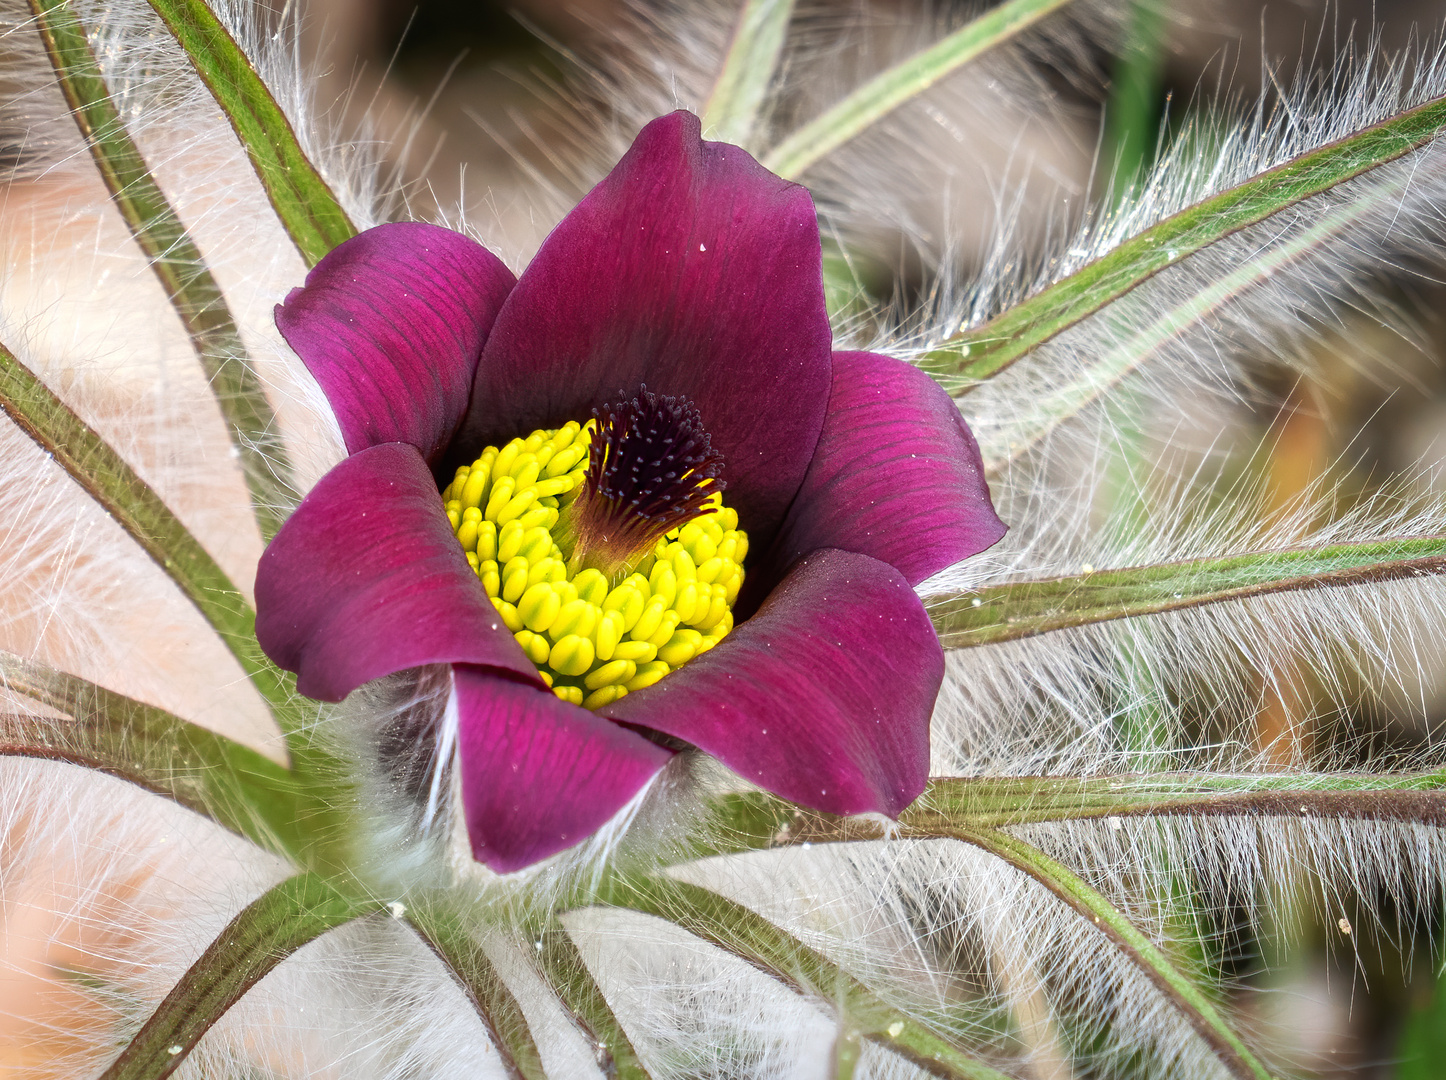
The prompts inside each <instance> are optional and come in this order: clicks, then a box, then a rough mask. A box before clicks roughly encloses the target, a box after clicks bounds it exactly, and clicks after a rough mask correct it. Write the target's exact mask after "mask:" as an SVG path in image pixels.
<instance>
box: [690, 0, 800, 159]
mask: <svg viewBox="0 0 1446 1080" xmlns="http://www.w3.org/2000/svg"><path fill="white" fill-rule="evenodd" d="M793 4H794V0H744V3H743V10H742V11H740V12H739V14H738V25H737V28H736V29H735V30H734V31H733V41H732V42H731V43H730V45H729V46H728V55H727V56H725V57H724V58H723V69H722V70H721V71H720V72H719V73H718V81H717V82H716V83H714V84H713V92H712V93H711V94H709V95H708V104H707V105H705V106H704V108H703V133H704V134H705V135H706V136H708V137H709V138H712V139H718V140H720V141H722V142H730V143H735V144H736V145H738V146H742V147H748V146H749V145H750V144H751V142H752V138H753V129H754V125H755V124H756V123H757V122H758V112H759V109H761V108H762V107H763V100H764V98H765V97H766V96H767V94H768V84H769V83H770V82H772V81H773V74H774V72H775V71H776V70H777V69H778V57H779V54H780V53H781V52H782V51H783V39H784V37H785V35H786V34H787V32H788V20H789V19H790V18H791V17H792V15H793Z"/></svg>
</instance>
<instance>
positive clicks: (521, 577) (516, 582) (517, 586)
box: [502, 555, 530, 629]
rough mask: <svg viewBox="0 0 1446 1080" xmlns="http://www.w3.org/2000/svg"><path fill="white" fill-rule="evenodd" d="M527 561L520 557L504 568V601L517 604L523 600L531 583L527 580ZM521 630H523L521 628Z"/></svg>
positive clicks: (511, 560) (509, 562)
mask: <svg viewBox="0 0 1446 1080" xmlns="http://www.w3.org/2000/svg"><path fill="white" fill-rule="evenodd" d="M527 571H528V566H527V560H526V559H524V558H522V557H521V556H520V555H519V556H518V557H517V558H515V559H510V560H508V562H507V563H506V564H505V565H504V566H503V568H502V599H504V600H506V601H507V602H508V603H509V604H515V603H517V601H518V600H520V599H522V594H523V593H525V592H526V591H527V586H528V585H529V584H530V582H529V581H528V580H527ZM519 629H521V628H520V627H519Z"/></svg>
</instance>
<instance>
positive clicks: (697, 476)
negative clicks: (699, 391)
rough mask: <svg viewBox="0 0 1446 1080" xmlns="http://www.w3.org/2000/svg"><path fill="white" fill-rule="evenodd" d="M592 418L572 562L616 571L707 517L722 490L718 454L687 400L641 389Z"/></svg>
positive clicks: (722, 484)
mask: <svg viewBox="0 0 1446 1080" xmlns="http://www.w3.org/2000/svg"><path fill="white" fill-rule="evenodd" d="M593 418H594V419H595V420H596V421H597V430H596V431H594V432H593V436H592V449H591V451H590V453H589V460H588V469H587V478H586V480H585V481H584V483H583V490H582V494H581V497H580V498H579V499H578V500H577V503H576V504H574V505H575V511H574V513H575V514H576V517H575V520H574V537H575V541H576V547H575V552H576V555H575V557H574V559H573V560H572V561H574V562H580V563H583V564H588V565H595V566H598V568H599V569H604V568H607V569H610V570H615V569H616V568H617V566H618V565H619V564H620V563H623V562H632V561H635V560H636V559H637V558H641V557H642V556H643V555H645V554H646V553H647V551H648V549H649V548H651V547H652V545H653V544H654V543H656V542H657V540H658V539H659V538H660V537H662V536H663V535H664V534H665V533H667V532H669V531H670V530H672V529H675V528H678V527H679V526H680V525H683V524H686V523H687V522H688V521H689V520H691V519H692V518H695V517H698V516H699V515H700V514H701V513H705V512H706V511H704V510H703V509H702V507H703V503H704V502H705V501H706V500H707V499H708V497H709V496H711V495H713V494H714V493H715V492H720V491H722V490H723V489H724V487H725V484H724V481H723V480H722V479H721V478H720V476H719V474H720V473H722V471H723V455H721V454H719V453H718V452H717V451H715V450H714V449H713V445H712V440H711V439H710V438H709V436H708V432H707V430H706V429H705V428H704V427H703V418H702V417H701V416H700V415H699V414H698V410H697V408H696V407H695V406H694V405H693V403H692V402H691V401H689V400H688V399H687V398H683V397H671V396H668V395H663V394H654V393H651V392H649V390H648V388H647V387H646V386H643V387H641V388H640V389H639V391H638V393H637V395H636V396H635V397H633V398H632V399H631V400H629V399H626V398H624V399H622V400H620V401H617V402H610V403H609V404H606V405H603V406H601V407H600V408H597V409H594V410H593ZM577 556H581V558H580V559H579V558H578V557H577Z"/></svg>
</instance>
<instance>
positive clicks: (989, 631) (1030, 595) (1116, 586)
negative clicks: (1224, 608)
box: [928, 536, 1446, 649]
mask: <svg viewBox="0 0 1446 1080" xmlns="http://www.w3.org/2000/svg"><path fill="white" fill-rule="evenodd" d="M1443 571H1446V536H1424V537H1402V538H1392V539H1385V540H1367V541H1359V542H1355V543H1347V544H1329V545H1325V546H1322V547H1316V548H1297V549H1283V550H1277V551H1259V552H1251V553H1249V554H1246V555H1226V556H1218V557H1214V558H1206V559H1193V560H1189V561H1186V562H1179V563H1164V564H1157V565H1153V566H1140V567H1131V568H1128V569H1122V570H1101V571H1092V572H1090V573H1087V574H1076V575H1074V576H1071V577H1062V578H1050V579H1043V580H1035V581H1022V582H1014V583H1011V584H1008V585H995V586H991V587H989V588H986V589H980V590H977V591H974V592H967V593H959V594H957V595H954V596H950V597H947V598H942V599H934V600H931V601H929V604H928V606H929V610H930V616H931V618H932V619H933V620H934V627H935V629H936V630H937V631H938V633H939V640H940V641H941V642H942V643H943V644H944V647H945V648H950V649H962V648H969V647H972V646H976V645H991V644H995V643H997V642H1001V641H1012V640H1014V639H1017V638H1023V637H1031V636H1033V635H1035V634H1043V633H1047V632H1049V631H1052V630H1063V629H1067V628H1070V627H1077V626H1088V625H1092V624H1095V623H1101V622H1108V621H1110V620H1113V619H1128V618H1135V617H1138V616H1141V615H1156V614H1160V613H1162V612H1168V611H1181V610H1185V609H1187V608H1197V607H1203V606H1205V605H1207V604H1218V603H1223V602H1225V601H1230V600H1244V599H1247V598H1249V597H1255V596H1265V595H1268V594H1271V593H1282V592H1300V591H1304V590H1309V589H1328V588H1350V587H1353V586H1359V585H1369V584H1378V583H1381V582H1386V581H1402V580H1410V579H1412V578H1419V577H1425V576H1430V575H1435V574H1440V573H1441V572H1443Z"/></svg>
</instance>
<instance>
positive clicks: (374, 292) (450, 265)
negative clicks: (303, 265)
mask: <svg viewBox="0 0 1446 1080" xmlns="http://www.w3.org/2000/svg"><path fill="white" fill-rule="evenodd" d="M515 283H516V282H515V279H514V278H513V276H512V273H511V271H509V270H508V269H507V267H505V266H503V265H502V263H501V262H500V261H499V260H498V259H497V257H496V256H495V255H493V254H492V253H491V252H489V251H488V250H487V249H486V248H484V247H482V246H481V245H480V244H478V243H476V242H475V241H473V240H470V239H468V238H467V237H465V236H462V235H461V234H460V233H454V232H452V231H451V230H449V229H442V228H438V227H437V226H435V225H425V224H422V223H420V222H415V221H409V222H400V223H398V224H394V225H379V226H378V227H377V228H375V229H368V230H367V231H366V232H364V233H362V234H361V235H360V236H355V237H353V238H352V239H350V240H348V241H346V243H344V244H340V245H338V246H337V247H335V248H333V249H332V251H330V252H329V253H328V254H327V256H326V258H324V259H322V260H321V262H319V263H317V264H316V266H315V268H313V269H312V271H311V273H309V274H307V275H306V284H305V285H304V286H303V287H302V288H300V289H293V290H292V291H291V295H290V296H288V297H287V298H286V303H284V304H279V305H278V306H277V308H276V325H277V327H278V328H279V329H280V330H281V334H282V336H283V337H285V338H286V341H287V344H289V345H290V346H291V347H292V348H293V349H295V350H296V354H297V355H298V356H300V357H301V359H302V361H303V362H304V363H305V364H306V369H307V370H308V371H310V372H311V374H312V375H313V376H315V378H316V381H317V382H318V383H320V384H321V389H322V392H323V393H324V394H326V399H327V401H329V402H331V407H332V409H333V410H334V411H335V412H336V418H337V421H338V422H339V423H340V424H341V433H342V436H343V438H345V439H346V448H347V451H348V452H349V453H353V454H355V453H356V452H357V451H359V450H365V449H366V448H367V447H368V446H376V445H377V444H379V443H385V442H404V443H411V444H412V445H413V446H415V447H416V448H417V449H418V450H420V451H421V452H422V456H423V457H425V458H426V459H427V460H428V461H429V462H430V461H432V460H434V459H435V458H436V457H437V455H438V454H439V453H441V451H442V450H443V449H445V448H446V446H447V443H448V442H449V441H450V440H451V438H452V433H453V432H454V431H456V429H457V424H458V422H459V421H460V420H461V419H462V414H463V413H464V412H465V411H466V409H467V399H468V396H469V395H470V394H471V392H472V376H473V373H474V372H475V371H476V369H477V357H478V356H479V355H480V354H481V352H482V345H483V343H484V342H485V341H486V340H487V334H488V332H489V331H490V330H491V329H492V323H493V322H494V320H496V318H497V312H498V309H499V308H501V306H502V301H503V300H505V299H506V298H507V294H508V293H509V292H511V291H512V287H513V285H514V284H515Z"/></svg>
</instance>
